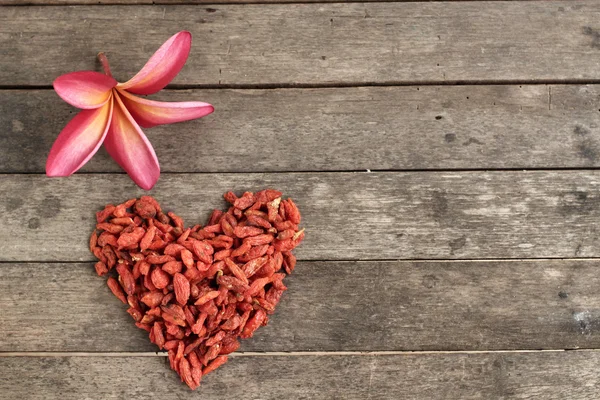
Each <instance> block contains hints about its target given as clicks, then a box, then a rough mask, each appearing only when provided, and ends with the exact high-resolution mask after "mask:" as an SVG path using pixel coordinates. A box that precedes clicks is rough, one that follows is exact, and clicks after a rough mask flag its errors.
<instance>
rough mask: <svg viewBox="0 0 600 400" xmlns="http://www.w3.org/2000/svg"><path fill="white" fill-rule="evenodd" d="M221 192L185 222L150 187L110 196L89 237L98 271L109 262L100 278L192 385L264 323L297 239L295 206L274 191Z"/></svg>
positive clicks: (299, 236) (281, 289) (287, 270)
mask: <svg viewBox="0 0 600 400" xmlns="http://www.w3.org/2000/svg"><path fill="white" fill-rule="evenodd" d="M224 197H225V200H227V201H228V202H229V203H231V207H230V208H229V209H228V210H227V211H226V212H223V211H220V210H214V211H213V213H212V215H211V216H210V218H209V220H208V223H207V224H206V226H204V227H203V226H201V225H196V226H194V227H193V228H187V229H186V228H184V224H183V220H182V219H181V218H180V217H178V216H177V215H176V214H174V213H172V212H169V213H167V214H164V213H163V211H162V209H161V207H160V205H159V203H158V202H157V201H156V200H155V199H154V198H152V197H150V196H143V197H141V198H140V199H131V200H128V201H126V202H125V203H123V204H119V205H118V206H114V205H112V204H109V205H107V206H106V207H105V208H104V210H102V211H99V212H98V213H96V219H97V222H98V224H97V225H96V229H95V230H94V232H93V233H92V236H91V238H90V250H91V251H92V253H94V255H95V256H96V257H97V258H98V260H99V261H98V262H97V263H96V265H95V268H96V272H97V273H98V275H100V276H103V275H106V274H109V273H110V271H111V270H112V269H113V268H114V269H115V270H116V276H117V278H115V277H113V276H110V277H109V278H108V280H107V284H108V287H109V288H110V290H111V291H112V292H113V294H114V295H115V296H116V297H118V298H119V299H120V300H121V301H122V302H123V303H125V304H129V309H128V310H127V312H128V313H129V314H130V315H131V316H132V317H133V319H134V320H135V324H136V326H137V327H139V328H141V329H144V330H146V331H148V332H149V336H150V341H152V343H154V344H156V345H157V346H158V347H159V349H164V350H167V351H168V354H169V361H170V364H171V368H172V369H173V370H175V371H176V372H177V373H178V374H179V376H180V377H181V380H182V381H185V383H186V384H187V385H188V386H189V387H190V388H191V389H196V388H197V387H198V386H199V385H200V380H201V378H202V376H203V375H206V374H208V373H209V372H211V371H214V370H215V369H216V368H218V367H220V366H221V365H223V364H224V363H225V362H226V361H227V354H229V353H231V352H233V351H235V350H237V349H238V347H239V346H240V343H239V341H238V338H249V337H251V336H252V335H253V333H254V331H256V329H258V328H259V327H260V326H261V325H266V324H267V322H268V320H269V317H268V315H269V314H272V313H273V311H274V310H275V306H276V305H277V304H278V303H279V300H280V298H281V295H282V294H283V292H284V291H285V290H286V287H285V285H284V284H283V279H284V277H285V276H286V274H291V273H292V271H293V270H294V267H295V265H296V258H295V257H294V255H293V254H292V253H291V251H292V249H294V248H295V247H296V246H297V245H298V244H299V243H300V242H301V241H302V240H303V239H304V229H302V230H299V228H298V224H300V212H299V211H298V207H297V206H296V204H294V202H293V201H292V200H291V199H287V200H282V199H281V192H278V191H276V190H271V189H267V190H263V191H261V192H258V193H256V194H254V193H250V192H246V193H244V194H243V195H242V196H241V197H237V196H236V195H235V194H234V193H232V192H228V193H226V194H225V195H224ZM98 231H99V232H100V234H99V235H98ZM111 274H112V273H111Z"/></svg>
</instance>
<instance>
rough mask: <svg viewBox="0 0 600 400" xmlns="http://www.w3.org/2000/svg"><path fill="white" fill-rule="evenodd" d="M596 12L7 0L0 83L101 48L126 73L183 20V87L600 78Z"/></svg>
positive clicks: (45, 75) (67, 64) (560, 4)
mask: <svg viewBox="0 0 600 400" xmlns="http://www.w3.org/2000/svg"><path fill="white" fill-rule="evenodd" d="M599 17H600V3H599V2H598V1H596V0H585V1H577V2H573V1H550V2H546V1H544V2H530V1H526V2H489V3H485V2H407V3H404V2H402V3H349V4H345V3H339V4H279V5H273V4H256V5H247V6H243V7H240V6H239V5H219V6H215V7H211V8H209V9H208V10H207V7H205V6H158V7H157V6H136V7H130V6H110V7H109V6H105V7H96V6H81V7H44V6H39V7H35V6H32V7H19V6H15V7H10V6H8V7H3V8H2V12H1V13H0V26H2V31H3V33H2V34H1V35H0V52H1V53H2V57H1V58H0V71H2V74H0V85H9V86H10V85H13V86H14V85H50V84H51V82H52V80H53V79H55V78H56V77H57V76H58V75H60V74H63V73H66V72H70V71H74V70H81V69H95V68H98V67H99V66H98V64H97V61H96V59H95V58H96V54H97V53H98V52H99V51H105V52H107V54H108V57H109V59H110V60H111V64H112V67H113V72H114V73H115V74H116V76H117V78H119V79H125V78H127V77H130V76H132V75H133V74H134V73H135V72H137V71H138V70H139V69H140V68H141V67H142V65H143V64H144V63H145V62H146V60H147V59H148V58H149V56H150V55H151V54H152V53H153V52H154V51H155V50H156V49H157V48H158V47H159V45H160V44H161V43H162V42H163V41H164V40H165V39H167V38H168V37H169V36H171V35H172V34H173V33H175V32H174V31H175V29H177V30H179V29H187V30H190V31H191V32H192V33H193V35H194V37H195V41H194V44H193V46H192V52H191V54H190V58H189V60H188V63H187V65H186V67H185V68H184V69H183V70H182V72H181V74H180V75H179V76H178V77H177V78H176V79H175V80H174V83H175V84H178V85H203V84H206V85H227V84H234V85H239V84H242V85H264V84H274V85H279V84H283V85H294V84H338V83H350V84H355V83H365V82H368V83H391V82H393V83H399V82H400V83H402V82H403V83H411V82H454V81H481V80H485V81H489V80H492V81H515V80H522V81H529V80H538V81H545V80H559V81H560V80H573V79H587V80H596V79H597V78H598V56H599V54H600V53H599V49H600V39H599V38H600V25H599V24H598V20H599ZM174 26H176V27H177V28H174ZM142 32H143V33H142Z"/></svg>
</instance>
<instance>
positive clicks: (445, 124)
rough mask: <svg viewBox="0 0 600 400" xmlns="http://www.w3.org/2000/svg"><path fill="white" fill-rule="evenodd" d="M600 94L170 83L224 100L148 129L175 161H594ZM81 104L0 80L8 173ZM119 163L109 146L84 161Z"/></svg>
mask: <svg viewBox="0 0 600 400" xmlns="http://www.w3.org/2000/svg"><path fill="white" fill-rule="evenodd" d="M550 93H551V94H552V104H550V103H549V94H550ZM599 95H600V85H565V86H563V85H552V86H546V85H529V86H519V85H500V86H423V87H362V88H329V89H274V90H190V91H167V92H165V93H164V94H163V95H162V96H161V98H163V99H165V100H171V101H175V100H178V99H179V100H183V99H201V100H205V101H210V102H211V103H213V104H214V105H215V107H216V109H217V111H216V113H215V114H213V115H211V116H208V117H206V118H204V119H202V120H200V121H192V122H188V123H183V124H178V125H176V126H171V125H167V126H162V127H160V126H159V127H156V128H154V129H148V130H146V132H147V133H148V136H149V138H150V140H151V141H152V143H153V144H154V146H155V148H156V150H157V152H158V155H159V159H160V162H161V166H162V169H163V171H168V172H206V171H210V172H263V171H279V172H281V171H309V170H314V171H323V170H334V171H339V170H366V169H471V168H485V169H494V168H564V167H567V168H579V167H591V166H594V167H597V166H600V140H599V139H598V133H599V132H600V131H599V128H598V127H600V113H599V112H598V107H599V106H598V104H597V98H598V96H599ZM550 108H551V109H550ZM74 112H75V111H74V110H73V109H72V108H71V107H70V106H68V105H67V104H65V103H63V102H61V101H59V100H57V98H56V95H55V94H54V93H53V92H52V91H49V90H33V91H26V90H7V91H0V126H4V127H5V129H3V130H2V131H0V159H1V160H2V161H3V162H2V163H0V172H4V173H14V172H19V173H20V172H27V173H31V172H44V168H45V161H46V154H47V153H48V151H49V149H50V147H51V146H52V143H53V141H54V140H55V138H56V136H57V135H58V133H59V132H60V131H61V129H62V128H63V127H64V125H65V124H66V123H67V121H68V120H69V119H70V118H72V116H73V113H74ZM49 116H52V117H50V118H49ZM14 149H20V151H19V152H16V151H14ZM184 149H185V151H184ZM424 149H426V151H424ZM119 170H120V169H119V167H118V165H117V164H116V163H115V162H114V161H112V159H110V157H109V156H108V155H107V153H106V152H105V151H104V150H101V151H100V153H99V154H97V155H96V156H95V157H94V158H93V159H92V160H91V161H90V162H89V163H88V164H87V165H86V166H85V167H84V168H83V171H85V172H115V171H119Z"/></svg>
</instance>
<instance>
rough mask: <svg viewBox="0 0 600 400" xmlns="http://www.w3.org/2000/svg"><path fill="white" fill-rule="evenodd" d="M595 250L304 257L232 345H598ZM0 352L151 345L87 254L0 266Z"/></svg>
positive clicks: (245, 347)
mask: <svg viewBox="0 0 600 400" xmlns="http://www.w3.org/2000/svg"><path fill="white" fill-rule="evenodd" d="M599 267H600V260H587V261H583V260H578V261H557V260H554V261H550V260H538V261H503V262H497V261H488V262H469V261H461V262H301V263H299V264H298V267H297V268H296V271H295V273H294V275H292V276H291V277H289V278H288V279H286V282H287V285H288V286H289V290H288V291H287V292H286V294H285V296H284V298H283V300H282V302H281V303H280V305H279V306H278V308H277V312H276V314H275V315H274V316H272V317H271V319H270V322H269V325H268V326H267V327H265V328H261V329H260V330H259V331H258V332H257V333H256V334H255V336H254V338H252V339H251V340H245V341H242V342H243V346H242V349H241V351H260V352H264V351H267V352H273V351H279V352H283V351H285V352H289V351H390V350H392V351H396V350H409V351H419V350H428V351H429V350H444V351H447V350H507V349H508V350H522V349H565V348H569V349H573V348H598V347H600V323H599V321H600V307H599V304H600V292H599V291H598V287H599V286H600V278H599V277H598V273H597V271H598V268H599ZM0 308H1V309H2V310H3V313H4V317H3V320H2V321H3V322H2V324H0V337H1V338H2V340H0V352H9V351H22V352H25V351H26V352H38V351H58V352H144V351H145V352H151V351H156V350H157V348H156V347H155V346H154V345H151V344H150V342H149V341H148V334H147V332H145V331H142V330H140V329H138V328H136V327H135V326H134V325H133V321H132V320H131V317H130V316H129V314H127V313H126V312H125V309H126V307H125V306H124V305H123V304H121V303H120V302H119V300H117V299H116V298H115V297H114V296H113V295H112V294H111V293H110V291H109V289H108V288H107V287H106V284H105V279H104V278H99V277H97V276H95V273H94V272H93V264H37V263H36V264H2V265H0Z"/></svg>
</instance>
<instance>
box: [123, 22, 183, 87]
mask: <svg viewBox="0 0 600 400" xmlns="http://www.w3.org/2000/svg"><path fill="white" fill-rule="evenodd" d="M191 46H192V34H191V33H189V32H187V31H181V32H179V33H177V34H175V35H173V36H171V38H170V39H169V40H167V41H166V42H165V43H164V44H163V45H162V46H160V48H159V49H158V50H157V51H156V53H154V55H153V56H152V57H150V60H148V62H147V63H146V65H144V68H142V69H141V71H140V72H138V73H137V74H136V75H135V76H134V77H133V78H131V79H130V80H128V81H127V82H125V83H120V84H119V85H118V86H117V87H118V88H120V89H127V90H128V91H129V92H131V93H136V94H152V93H156V92H158V91H159V90H161V89H162V88H164V87H165V86H167V84H168V83H169V82H171V80H173V78H175V76H176V75H177V74H178V73H179V71H181V68H183V65H184V64H185V62H186V60H187V58H188V55H189V54H190V48H191Z"/></svg>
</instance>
